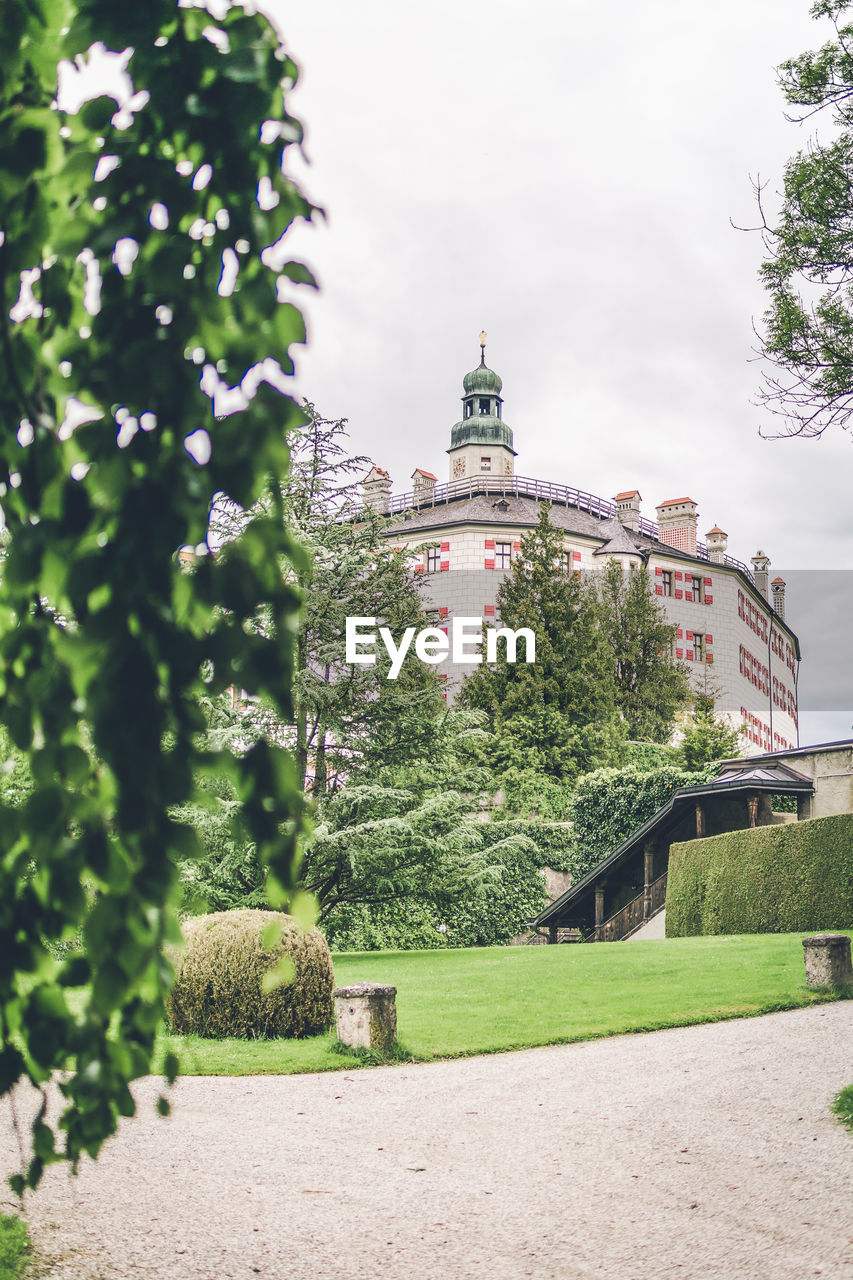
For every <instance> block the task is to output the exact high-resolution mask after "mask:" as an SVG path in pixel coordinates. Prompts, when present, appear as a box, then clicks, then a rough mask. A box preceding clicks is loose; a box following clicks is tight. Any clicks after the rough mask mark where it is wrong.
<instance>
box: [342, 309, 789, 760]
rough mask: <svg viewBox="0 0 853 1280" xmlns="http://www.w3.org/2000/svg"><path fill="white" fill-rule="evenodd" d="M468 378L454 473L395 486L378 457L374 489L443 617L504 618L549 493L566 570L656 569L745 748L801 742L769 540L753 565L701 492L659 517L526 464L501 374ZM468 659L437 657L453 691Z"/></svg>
mask: <svg viewBox="0 0 853 1280" xmlns="http://www.w3.org/2000/svg"><path fill="white" fill-rule="evenodd" d="M480 347H481V355H480V364H479V366H478V367H477V368H476V369H473V370H472V371H471V372H470V373H467V374H466V375H465V377H464V379H463V382H462V391H463V394H462V417H461V419H460V421H459V422H457V423H456V425H455V426H454V427H453V428H452V429H451V432H450V448H449V449H448V450H447V453H448V458H449V477H448V481H447V483H446V484H439V483H438V481H437V478H436V477H435V476H434V475H433V474H432V473H431V472H429V471H425V470H422V469H420V468H418V469H417V470H416V471H415V472H414V473H413V475H412V477H411V479H412V487H411V489H410V490H409V491H408V492H406V493H402V494H397V495H394V494H392V492H391V488H392V486H391V478H390V476H389V475H388V473H387V472H386V471H383V470H382V469H381V468H380V467H373V469H372V470H371V471H370V473H369V474H368V475H367V476H366V477H365V479H364V482H363V500H364V503H365V505H370V506H372V507H373V508H374V509H375V510H377V511H378V512H380V513H382V514H384V515H388V516H389V517H391V518H390V520H389V522H388V525H387V526H386V529H385V535H386V537H388V539H389V540H391V541H392V542H393V544H394V546H396V547H399V548H407V549H409V551H410V553H411V556H412V560H413V563H414V567H415V571H416V572H417V573H419V574H422V575H423V591H422V597H423V600H424V604H425V607H426V610H427V612H428V613H430V614H432V615H433V616H435V617H436V619H437V622H436V625H437V626H439V627H441V628H442V629H444V630H446V629H447V628H448V627H449V625H450V622H451V621H452V619H453V618H454V617H475V618H482V619H483V622H484V625H485V626H488V625H493V626H494V625H499V623H500V619H499V617H498V616H497V591H498V587H499V586H500V583H501V581H502V580H503V578H504V577H505V576H506V574H507V573H508V572H509V571H510V568H511V566H512V562H513V560H514V559H516V558H517V557H518V556H519V555H520V552H521V538H522V536H523V534H524V533H525V531H527V530H529V529H532V528H534V527H535V525H536V524H537V521H538V515H539V504H540V503H541V502H542V501H543V500H544V501H546V502H548V503H549V505H550V510H549V515H550V519H551V521H552V523H553V524H555V525H556V526H557V527H558V528H560V529H562V530H563V532H564V541H563V557H564V563H563V565H561V566H555V567H556V568H559V569H562V570H563V571H564V572H569V573H580V574H585V573H589V572H592V571H595V570H597V569H602V568H604V566H605V564H606V563H607V562H608V561H609V560H617V561H618V562H619V564H621V566H622V568H623V569H624V570H625V571H626V572H631V571H632V570H636V569H638V568H641V567H645V568H646V569H647V570H648V573H649V576H650V581H651V584H652V587H653V590H654V592H655V597H656V599H657V600H658V603H659V604H660V605H661V607H662V609H663V612H664V614H665V616H666V619H667V621H668V622H670V623H672V624H674V626H675V627H676V633H675V635H676V639H675V657H676V659H678V660H679V661H683V662H684V663H685V664H686V665H687V667H688V669H689V671H690V675H691V682H692V684H693V685H694V687H696V688H697V689H701V688H706V687H707V688H709V689H711V690H712V691H713V692H714V694H715V696H716V698H717V710H718V713H721V714H723V715H725V716H726V718H727V719H728V720H729V721H730V722H731V723H732V724H733V725H734V726H735V727H737V728H738V729H740V730H742V732H743V735H744V736H743V738H742V742H743V744H744V750H745V752H747V753H753V754H755V753H759V752H767V751H780V750H786V749H791V748H793V747H796V746H797V745H798V743H799V738H798V731H797V674H798V669H799V661H800V647H799V642H798V640H797V637H796V636H795V635H794V633H793V631H791V629H790V627H788V626H787V625H786V623H785V582H784V580H783V579H782V578H779V577H777V578H775V579H774V580H773V581H772V583H771V582H770V580H769V579H770V573H769V570H770V560H769V558H768V557H767V556H766V555H765V554H764V552H763V551H759V552H758V553H757V554H756V555H755V556H753V557H752V560H751V564H752V568H751V569H750V568H748V567H747V565H746V564H743V563H742V562H741V561H739V560H735V559H733V558H732V557H731V556H730V555H728V554H727V548H728V536H727V534H726V533H724V531H723V530H722V529H721V528H719V526H717V525H714V526H713V527H712V528H711V529H710V530H709V531H708V533H707V534H706V535H705V538H706V540H705V542H704V543H703V542H700V541H699V540H698V537H697V529H698V512H697V504H696V502H695V500H694V499H693V498H690V497H680V498H669V499H666V500H665V501H663V502H661V503H660V504H659V505H658V506H657V508H656V514H657V521H656V522H652V521H651V520H648V519H647V518H646V517H644V516H643V515H642V514H641V502H642V498H641V495H640V492H639V490H637V489H626V490H624V491H622V492H619V493H617V494H616V496H615V497H614V498H613V500H612V501H610V500H608V499H605V498H599V497H596V496H595V495H594V494H591V493H587V492H585V491H584V490H582V489H575V488H572V487H570V486H568V485H564V484H557V483H554V482H553V481H551V480H535V479H531V478H529V477H527V476H519V475H517V474H516V470H515V459H516V456H517V455H516V451H515V448H514V447H513V433H512V430H511V429H510V427H509V425H508V424H507V423H506V421H505V420H504V417H503V399H502V395H501V392H502V390H503V387H502V382H501V379H500V377H499V376H498V374H497V373H495V372H494V370H492V369H490V368H488V366H487V365H486V361H485V334H481V335H480ZM470 670H471V667H470V666H461V665H457V664H455V663H453V662H452V661H451V660H450V658H448V659H447V660H446V661H444V662H443V663H442V664H441V665H440V666H439V667H438V671H439V678H440V679H442V680H443V681H444V682H445V690H446V692H445V696H446V697H447V698H448V699H450V700H452V699H453V696H454V694H455V692H457V691H458V688H459V686H460V684H461V681H462V679H463V678H464V676H465V675H466V674H467V673H468V672H469V671H470Z"/></svg>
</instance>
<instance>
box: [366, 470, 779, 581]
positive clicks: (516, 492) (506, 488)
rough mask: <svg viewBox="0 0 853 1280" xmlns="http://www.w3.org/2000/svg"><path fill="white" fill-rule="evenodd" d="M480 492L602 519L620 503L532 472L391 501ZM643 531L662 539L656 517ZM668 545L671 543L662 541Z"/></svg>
mask: <svg viewBox="0 0 853 1280" xmlns="http://www.w3.org/2000/svg"><path fill="white" fill-rule="evenodd" d="M478 494H497V495H498V496H500V497H513V498H544V499H545V500H547V501H548V502H559V503H562V505H563V506H566V507H577V508H578V510H580V511H588V512H589V513H590V515H593V516H596V517H597V518H598V519H599V520H612V519H614V518H615V516H616V504H615V503H614V502H609V501H608V500H607V499H606V498H599V497H597V496H596V495H595V494H594V493H587V492H586V490H584V489H573V488H571V487H570V486H569V485H565V484H552V483H551V482H550V481H549V480H534V479H533V478H532V477H531V476H499V475H479V476H466V477H465V479H463V480H451V481H450V482H449V483H448V484H437V485H435V486H434V487H433V488H431V489H421V490H419V491H418V492H417V493H400V494H397V496H396V497H392V498H391V500H390V504H389V512H390V514H391V515H395V514H399V513H401V512H403V511H422V510H423V509H424V508H425V507H440V506H444V505H445V504H446V503H448V502H456V501H457V500H458V499H459V498H473V497H475V496H477V495H478ZM640 532H641V533H644V534H645V535H646V537H647V538H653V539H654V540H655V541H656V542H660V540H661V539H660V532H659V530H658V526H657V525H656V524H655V523H654V521H653V520H647V519H646V518H645V517H644V516H641V517H640ZM662 545H663V546H667V545H668V544H667V543H662ZM696 554H697V556H698V558H699V559H700V560H709V559H710V556H709V555H708V548H707V547H706V546H705V544H704V542H697V544H696ZM724 561H725V564H726V565H728V566H729V567H730V568H732V569H740V571H741V573H744V574H745V575H746V577H747V578H748V579H749V581H750V582H754V579H753V576H752V573H751V571H750V570H749V569H748V568H747V567H746V565H745V564H743V563H742V561H740V560H735V559H734V557H733V556H725V558H724Z"/></svg>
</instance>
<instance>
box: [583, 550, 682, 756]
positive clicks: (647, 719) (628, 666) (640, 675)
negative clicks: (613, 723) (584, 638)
mask: <svg viewBox="0 0 853 1280" xmlns="http://www.w3.org/2000/svg"><path fill="white" fill-rule="evenodd" d="M599 601H600V605H601V626H602V629H603V631H604V634H605V636H606V638H607V643H608V645H609V647H610V651H611V654H612V657H613V664H614V675H615V680H616V705H617V707H618V708H619V711H620V713H621V716H622V719H623V722H624V725H625V729H626V732H627V734H628V737H629V738H631V739H633V740H635V741H643V742H666V741H668V739H669V737H670V735H671V733H672V728H673V725H674V722H675V716H676V713H677V712H678V710H679V708H681V707H682V706H683V705H684V704H685V702H686V701H687V700H688V698H689V695H690V686H689V683H688V679H687V673H686V670H685V669H684V667H683V666H682V665H681V664H679V663H677V662H675V660H674V658H673V656H672V646H673V643H674V641H675V627H674V626H673V625H671V624H670V623H668V622H667V621H666V618H665V617H664V614H663V610H662V609H661V608H660V606H659V605H658V604H657V601H656V600H655V597H654V595H653V594H652V590H651V584H650V582H649V575H648V570H646V569H645V568H642V569H639V570H637V571H636V572H632V573H627V574H626V573H624V572H623V570H622V567H621V565H619V563H618V562H617V561H615V560H611V561H610V563H609V564H608V565H607V567H606V569H605V570H604V571H603V573H602V574H601V578H600V582H599Z"/></svg>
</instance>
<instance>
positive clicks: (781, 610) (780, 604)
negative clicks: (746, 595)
mask: <svg viewBox="0 0 853 1280" xmlns="http://www.w3.org/2000/svg"><path fill="white" fill-rule="evenodd" d="M770 586H771V589H772V591H773V608H774V609H775V610H776V612H777V613H778V615H779V617H780V618H781V619H782V621H783V622H784V621H785V586H786V583H785V579H784V578H774V579H773V581H772V582H771V584H770Z"/></svg>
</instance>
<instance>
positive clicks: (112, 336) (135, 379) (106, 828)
mask: <svg viewBox="0 0 853 1280" xmlns="http://www.w3.org/2000/svg"><path fill="white" fill-rule="evenodd" d="M2 23H3V39H2V44H0V232H2V234H0V428H1V430H0V502H2V509H3V514H4V517H5V522H6V526H7V530H8V540H7V544H6V548H5V551H6V554H5V559H4V563H3V573H2V586H0V705H2V722H3V725H4V727H5V731H6V733H7V735H8V738H9V740H10V743H11V745H12V747H13V748H14V752H17V753H20V758H21V759H22V760H25V761H26V766H25V767H26V769H27V770H29V773H30V776H31V779H32V789H31V791H30V793H29V795H27V796H26V797H25V798H22V797H21V795H20V793H17V794H16V793H14V788H11V789H10V786H8V785H7V786H6V788H5V789H4V792H3V795H2V825H3V843H2V856H1V857H0V928H2V935H3V938H4V946H3V949H2V954H0V1034H2V1048H0V1091H2V1092H7V1091H8V1090H9V1089H10V1088H11V1087H12V1086H13V1085H14V1084H15V1082H16V1081H17V1080H19V1079H20V1078H22V1077H24V1078H27V1079H29V1080H30V1081H31V1082H32V1083H33V1084H35V1085H36V1086H38V1087H41V1086H43V1085H44V1083H45V1082H46V1081H47V1080H48V1079H49V1078H50V1076H51V1075H52V1074H53V1073H54V1072H56V1071H63V1072H65V1073H67V1074H65V1075H64V1076H63V1078H62V1082H61V1085H60V1089H61V1091H62V1095H63V1100H64V1101H63V1108H62V1111H61V1115H60V1117H59V1121H58V1132H57V1130H55V1129H54V1128H52V1127H51V1126H50V1125H49V1124H48V1123H47V1119H46V1103H45V1106H43V1107H42V1109H41V1110H40V1112H39V1114H38V1116H37V1119H36V1121H35V1123H34V1126H33V1130H32V1143H33V1145H32V1159H31V1161H30V1163H29V1165H28V1167H27V1168H26V1169H25V1170H23V1171H22V1173H21V1175H16V1176H15V1178H13V1180H12V1185H13V1187H14V1188H15V1189H16V1190H18V1191H21V1190H22V1189H23V1187H24V1185H29V1186H35V1185H36V1184H37V1183H38V1181H39V1178H40V1176H41V1173H42V1170H43V1168H44V1166H45V1164H47V1163H49V1162H51V1161H53V1160H56V1159H61V1158H65V1159H68V1160H69V1161H70V1162H71V1163H72V1164H73V1165H76V1163H77V1161H78V1160H79V1157H80V1155H81V1154H82V1153H84V1152H86V1153H88V1154H90V1155H91V1156H95V1155H96V1154H97V1152H98V1150H99V1148H100V1146H101V1144H102V1143H103V1141H104V1139H105V1138H106V1137H107V1136H108V1135H109V1134H110V1133H111V1132H112V1131H113V1130H114V1129H115V1126H116V1123H117V1118H118V1116H119V1115H120V1114H123V1115H127V1114H131V1113H132V1112H133V1109H134V1102H133V1098H132V1096H131V1094H130V1090H129V1087H128V1086H129V1084H130V1082H131V1081H132V1080H133V1079H134V1078H135V1077H137V1076H140V1075H143V1074H145V1073H146V1072H147V1071H148V1070H149V1066H150V1063H151V1056H152V1050H153V1045H154V1039H155V1035H156V1032H157V1029H158V1026H159V1024H160V1020H161V1016H162V1008H163V997H164V993H165V991H166V990H167V989H168V986H169V983H170V981H171V969H170V966H169V964H168V962H167V961H166V960H165V959H164V955H163V947H164V943H165V942H166V940H167V939H169V938H175V937H176V936H177V926H176V923H175V918H174V914H173V909H172V908H173V900H174V897H175V892H176V882H177V863H178V861H179V860H182V859H187V858H192V857H195V856H197V854H198V853H199V842H198V838H197V835H196V833H195V831H194V830H193V829H192V828H191V827H190V826H188V825H186V824H185V823H182V822H180V821H179V820H177V819H176V818H175V817H174V816H172V809H173V807H174V806H176V805H181V804H183V803H186V802H187V801H188V800H190V799H191V798H192V797H193V795H194V794H195V790H196V785H195V782H194V778H197V777H203V776H205V775H208V776H215V775H221V774H224V775H226V776H227V777H228V779H229V781H230V783H231V785H232V786H233V788H234V790H235V792H236V794H237V796H238V798H239V801H240V819H241V822H242V824H243V828H244V832H245V839H246V840H247V841H248V842H251V843H252V844H253V845H254V847H255V848H256V850H257V856H258V858H259V860H260V861H261V863H262V864H263V865H264V867H265V869H266V885H267V889H268V891H271V892H272V893H273V895H274V897H275V899H276V901H277V902H279V903H280V902H282V901H283V899H284V898H285V895H286V894H287V892H288V890H289V889H290V887H291V886H292V885H293V883H294V879H295V872H296V865H295V863H296V842H297V836H298V832H299V829H300V826H301V821H302V819H301V812H302V804H303V802H302V797H301V792H300V789H299V787H298V779H297V775H296V770H295V768H294V764H293V761H292V759H291V757H290V756H289V755H288V754H287V752H286V751H284V750H282V749H281V748H280V747H276V746H273V745H270V744H269V743H267V742H264V741H259V742H257V743H255V744H254V745H253V746H252V747H251V749H250V750H248V751H247V752H245V753H244V754H243V755H241V756H235V755H233V754H232V753H229V752H215V751H210V750H208V749H207V748H206V744H205V740H204V738H203V736H202V734H201V731H202V730H203V729H204V727H205V722H204V717H203V715H202V713H201V711H200V709H199V699H200V696H201V694H202V693H203V692H204V693H206V694H208V695H210V696H215V695H216V694H217V693H218V692H221V691H222V690H224V689H226V688H228V687H229V686H237V687H238V688H241V689H245V690H247V691H248V692H249V693H251V694H252V695H254V696H258V697H260V698H263V699H265V700H266V701H267V702H268V703H269V704H270V705H271V706H272V707H274V708H275V709H276V710H277V712H278V714H280V715H281V716H282V717H285V718H286V717H287V716H289V715H290V714H291V711H292V707H291V684H292V675H293V667H294V651H295V635H296V626H297V623H296V619H297V612H298V608H299V593H298V590H297V589H296V588H295V587H294V586H293V585H292V583H290V582H287V581H285V580H284V579H283V578H282V573H281V564H282V563H283V562H285V561H287V562H289V563H291V564H293V565H294V566H301V565H303V564H305V563H306V560H305V557H304V554H303V552H302V551H301V549H300V547H299V546H298V544H297V543H296V541H295V540H294V539H293V538H292V537H291V535H290V534H289V532H288V530H287V527H286V522H285V520H284V509H283V504H282V501H281V497H280V492H281V483H282V480H283V477H284V474H285V472H286V469H287V461H288V458H287V448H286V444H285V433H286V431H287V429H288V428H290V427H292V426H294V425H295V424H297V423H299V422H301V421H303V415H302V413H301V410H300V409H299V408H298V406H297V405H296V404H295V403H294V402H293V401H292V400H291V399H290V398H288V397H286V396H284V395H282V394H280V392H279V391H278V390H275V389H274V387H273V386H272V385H271V384H270V383H269V381H261V382H260V383H259V384H258V383H257V382H256V380H253V378H248V379H247V377H246V375H247V374H248V373H249V370H250V368H251V367H252V366H255V365H256V364H258V362H260V361H264V360H265V359H269V360H271V361H277V362H278V366H280V368H281V370H283V371H284V372H285V373H286V372H289V371H292V362H291V358H290V355H289V350H288V348H289V346H290V345H291V344H292V343H294V342H301V341H303V340H304V336H305V332H304V325H303V322H302V318H301V315H300V312H299V310H298V309H297V307H296V306H294V304H293V301H292V298H293V295H294V282H295V281H303V282H306V283H308V284H309V285H310V283H311V276H310V273H309V272H308V271H307V270H306V269H305V268H303V267H302V266H301V265H300V264H295V263H290V264H287V263H284V262H283V258H284V256H285V255H284V253H283V250H282V247H281V245H280V244H278V242H279V240H280V237H281V236H282V234H283V233H284V232H285V231H286V229H287V228H288V226H289V225H290V224H291V223H292V222H293V220H294V219H297V218H300V219H307V218H310V217H311V216H312V214H313V213H314V209H313V207H312V206H311V204H310V203H309V202H308V201H307V200H306V199H305V198H304V196H303V195H302V194H301V193H300V191H299V190H298V188H297V187H296V185H295V184H294V182H293V180H292V179H291V178H290V177H289V175H288V172H287V163H286V159H287V154H288V148H289V147H290V146H292V145H298V142H299V140H300V137H301V130H300V126H299V124H298V122H297V121H295V120H294V119H293V118H292V117H291V116H290V115H289V113H288V112H287V110H286V107H285V103H284V97H283V90H284V89H287V88H289V87H290V86H292V84H293V83H294V82H295V79H296V74H297V71H296V67H295V65H294V64H293V62H292V61H291V60H290V59H289V57H287V55H286V54H285V53H284V52H283V51H282V49H281V47H280V42H279V40H278V37H277V36H276V34H275V32H274V31H273V29H272V27H271V26H270V24H269V23H268V22H267V20H266V19H265V18H262V17H260V16H256V15H253V14H250V13H249V12H247V11H246V10H243V9H242V8H237V7H234V8H230V9H227V11H225V12H224V13H223V15H222V16H220V17H216V18H215V17H213V16H212V14H211V13H210V12H208V11H207V10H205V9H202V8H198V7H179V6H178V5H177V4H175V3H174V0H146V3H144V4H137V5H131V6H125V5H116V4H115V3H114V0H5V3H4V4H3V10H2ZM95 41H99V42H102V43H103V45H104V46H106V48H107V49H108V50H115V51H122V50H127V51H128V53H127V54H126V55H125V56H126V58H127V75H128V76H129V77H130V78H131V80H132V85H130V86H129V92H130V91H131V90H132V96H131V97H130V98H129V101H128V102H127V103H125V104H123V105H122V107H121V110H118V106H119V104H118V103H117V102H116V101H115V100H113V99H111V98H108V97H99V98H96V99H95V100H93V101H89V102H87V103H86V104H85V105H84V106H83V107H82V109H81V110H80V111H79V112H78V113H76V114H68V113H66V112H65V111H64V110H61V109H60V110H56V109H53V104H54V103H55V100H56V97H57V64H58V63H59V61H60V59H65V60H70V63H71V64H73V63H74V60H75V59H77V58H83V59H85V57H86V54H87V51H88V50H89V49H90V47H91V46H92V44H93V43H94V42H95ZM72 69H73V68H72V67H71V66H69V71H71V70H72ZM262 126H263V130H262ZM256 193H262V194H263V197H264V198H263V199H262V200H261V201H260V203H259V200H258V199H257V198H256ZM262 206H263V207H262ZM273 245H276V249H275V253H274V255H273V256H271V255H272V250H270V248H269V247H270V246H273ZM25 272H26V273H28V275H27V276H26V280H27V281H28V282H29V283H28V285H27V287H22V273H25ZM235 273H236V274H235ZM226 277H228V280H229V282H230V283H226ZM28 290H29V293H28ZM260 372H261V373H262V374H263V376H264V377H267V375H269V377H273V375H274V374H275V369H274V367H273V366H272V365H269V364H264V365H263V366H262V368H261V370H260ZM215 387H218V388H219V390H220V392H221V391H222V390H223V389H224V388H225V387H228V388H231V389H238V390H236V391H235V392H234V394H236V395H238V399H239V400H240V404H239V406H238V407H239V408H240V411H238V412H234V413H231V414H225V413H223V412H220V411H219V410H218V408H217V405H216V404H215V403H214V402H213V400H212V399H211V394H212V392H213V390H214V388H215ZM240 392H242V394H240ZM80 406H83V409H82V410H81V408H80ZM75 412H76V417H75V416H73V415H74V413H75ZM81 416H82V417H84V418H88V421H84V422H83V423H82V424H80V418H81ZM75 424H77V425H76V429H75ZM265 492H266V493H269V494H270V497H269V502H268V507H267V514H266V516H265V518H263V519H259V520H256V521H254V522H253V524H252V527H251V529H250V530H249V531H247V534H246V536H245V537H243V538H241V539H240V541H239V543H235V544H234V545H229V546H228V547H227V548H225V550H224V551H223V552H222V554H220V555H217V556H216V557H214V556H212V555H208V554H204V553H205V551H206V550H207V549H208V548H207V541H206V540H207V537H208V514H209V510H210V507H211V503H212V502H213V499H214V496H215V495H217V494H220V493H227V494H228V495H229V497H230V499H232V500H233V501H234V502H235V503H237V504H239V505H240V506H241V507H243V508H244V509H249V508H251V507H252V506H253V505H254V504H255V503H257V502H258V501H259V499H260V498H261V496H262V494H263V493H265ZM182 547H190V548H195V549H196V550H197V551H198V552H199V555H200V558H199V560H198V563H197V566H196V570H195V572H194V573H193V574H191V575H189V574H187V573H185V572H184V571H183V570H182V567H181V563H180V561H179V557H178V550H179V548H182ZM261 612H263V616H264V617H265V619H266V625H265V627H264V628H263V629H258V628H257V627H255V626H254V625H253V623H254V621H255V620H256V619H257V617H258V616H259V614H260V613H261ZM203 676H204V678H203ZM7 759H10V760H12V761H13V768H12V774H11V775H7V781H9V780H10V779H12V778H13V777H14V776H18V777H19V779H20V780H23V779H24V776H25V775H24V772H23V770H24V766H23V765H21V766H20V767H19V765H18V764H17V763H15V760H16V759H17V757H15V755H14V754H12V755H10V756H9V757H7ZM80 930H82V938H83V947H82V951H80V952H77V953H72V954H70V955H68V956H67V957H65V958H58V956H59V954H60V952H59V951H58V948H59V949H61V946H62V944H63V942H66V941H67V940H68V939H69V938H73V937H75V936H76V935H77V934H78V932H79V931H80ZM77 989H80V990H81V991H82V992H83V997H82V999H81V998H78V997H77V996H75V998H74V999H73V1000H69V999H68V998H67V993H68V992H69V991H76V990H77ZM175 1070H176V1062H175V1061H174V1060H173V1059H172V1058H170V1059H169V1060H168V1061H167V1063H166V1074H167V1076H168V1077H170V1078H171V1077H172V1076H173V1075H174V1073H175ZM59 1134H61V1135H63V1137H62V1141H61V1142H58V1141H57V1139H58V1136H59Z"/></svg>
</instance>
